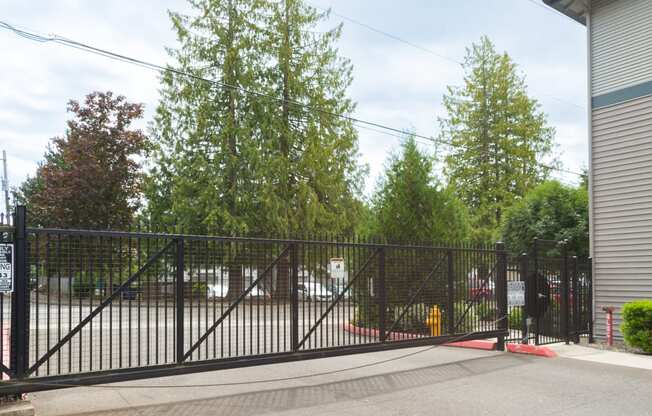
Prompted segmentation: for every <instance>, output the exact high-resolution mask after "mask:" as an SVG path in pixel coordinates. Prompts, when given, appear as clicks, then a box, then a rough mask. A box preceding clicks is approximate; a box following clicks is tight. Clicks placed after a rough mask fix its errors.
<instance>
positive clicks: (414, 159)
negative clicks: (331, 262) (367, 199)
mask: <svg viewBox="0 0 652 416" xmlns="http://www.w3.org/2000/svg"><path fill="white" fill-rule="evenodd" d="M432 163H433V160H432V158H431V157H430V156H428V155H426V154H424V153H422V152H421V151H420V150H419V148H418V147H417V143H416V141H415V140H414V137H413V136H408V137H407V139H406V140H405V142H404V143H403V145H402V151H401V153H400V155H396V154H395V155H393V156H391V157H390V159H389V163H388V166H387V168H386V171H385V176H384V178H383V179H382V180H381V182H380V183H379V186H378V189H377V191H376V193H375V195H374V197H373V203H372V205H373V208H372V210H373V212H374V214H375V220H374V222H373V224H372V226H371V228H372V229H373V232H372V234H374V235H375V236H378V237H381V238H382V239H384V240H385V241H390V242H419V243H428V242H429V243H433V242H442V241H459V240H463V239H465V238H466V237H467V235H468V233H469V225H468V221H467V214H466V209H465V208H464V206H463V205H462V203H461V202H460V201H459V200H458V199H457V197H456V196H455V195H454V193H453V191H452V190H451V189H450V188H445V187H443V186H442V184H441V183H440V182H439V181H438V180H437V179H436V178H435V176H434V175H433V173H432Z"/></svg>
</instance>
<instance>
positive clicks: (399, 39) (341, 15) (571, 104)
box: [311, 0, 584, 110]
mask: <svg viewBox="0 0 652 416" xmlns="http://www.w3.org/2000/svg"><path fill="white" fill-rule="evenodd" d="M530 1H534V0H530ZM535 4H536V5H538V6H542V7H544V8H546V9H548V10H549V11H551V12H553V13H555V12H556V13H559V12H557V11H556V10H552V9H550V8H549V7H546V6H544V5H542V4H538V3H535ZM311 5H312V7H314V8H316V9H319V10H323V11H327V12H328V11H329V12H330V13H331V14H333V15H334V16H337V17H339V18H341V19H344V20H346V21H348V22H351V23H353V24H356V25H358V26H361V27H364V28H366V29H368V30H371V31H372V32H376V33H378V34H380V35H382V36H385V37H388V38H390V39H393V40H395V41H397V42H400V43H403V44H405V45H408V46H410V47H412V48H415V49H418V50H420V51H422V52H425V53H428V54H430V55H434V56H436V57H438V58H440V59H444V60H446V61H449V62H452V63H455V64H458V65H463V63H462V61H459V60H457V59H455V58H451V57H450V56H446V55H443V54H441V53H439V52H436V51H434V50H432V49H429V48H426V47H425V46H422V45H419V44H417V43H414V42H411V41H409V40H407V39H404V38H401V37H399V36H397V35H394V34H392V33H389V32H386V31H384V30H382V29H378V28H377V27H374V26H371V25H369V24H367V23H364V22H361V21H359V20H357V19H354V18H352V17H349V16H345V15H343V14H341V13H338V12H336V11H335V10H333V9H332V8H330V9H326V8H324V7H320V6H317V5H315V4H314V3H311ZM559 14H561V13H559ZM562 16H563V15H562ZM540 95H543V96H546V97H550V98H552V99H554V100H556V101H558V102H560V103H563V104H566V105H570V106H573V107H577V108H578V109H580V110H584V107H583V106H581V105H579V104H576V103H573V102H571V101H568V100H565V99H563V98H559V97H556V96H554V95H551V94H546V93H541V94H540Z"/></svg>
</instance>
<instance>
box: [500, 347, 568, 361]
mask: <svg viewBox="0 0 652 416" xmlns="http://www.w3.org/2000/svg"><path fill="white" fill-rule="evenodd" d="M506 348H507V351H509V352H513V353H516V354H527V355H536V356H537V357H546V358H554V357H556V356H557V353H555V352H554V351H553V350H551V349H550V348H548V347H540V346H538V345H527V344H507V345H506Z"/></svg>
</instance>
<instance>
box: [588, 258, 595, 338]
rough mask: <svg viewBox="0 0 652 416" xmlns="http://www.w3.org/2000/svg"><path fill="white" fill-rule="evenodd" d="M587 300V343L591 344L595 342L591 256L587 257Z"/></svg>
mask: <svg viewBox="0 0 652 416" xmlns="http://www.w3.org/2000/svg"><path fill="white" fill-rule="evenodd" d="M588 284H589V287H588V297H589V299H588V301H587V308H589V311H588V317H589V343H590V344H593V343H594V342H595V339H594V338H593V311H594V309H595V308H594V307H593V258H592V257H589V270H588Z"/></svg>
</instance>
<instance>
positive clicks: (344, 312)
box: [0, 209, 508, 393]
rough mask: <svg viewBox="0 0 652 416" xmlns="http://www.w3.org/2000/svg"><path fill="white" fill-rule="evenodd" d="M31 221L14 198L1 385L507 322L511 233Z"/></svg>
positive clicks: (124, 373)
mask: <svg viewBox="0 0 652 416" xmlns="http://www.w3.org/2000/svg"><path fill="white" fill-rule="evenodd" d="M24 224H25V214H24V210H20V209H19V211H18V215H17V219H16V224H15V227H14V234H13V236H9V237H8V238H12V239H13V241H14V244H15V245H16V253H17V260H16V288H15V294H14V298H12V299H11V300H9V299H10V296H6V295H5V296H3V298H2V299H3V302H2V307H3V308H4V309H3V315H2V317H3V321H2V322H3V325H10V324H11V327H12V329H13V332H12V333H11V335H9V338H10V339H7V338H8V335H7V334H4V333H2V334H0V336H2V343H1V344H2V345H11V347H12V352H14V354H13V355H12V357H11V360H10V362H9V363H8V365H6V366H5V368H4V369H3V370H4V371H5V373H6V375H8V376H11V377H12V378H14V379H16V380H15V381H13V382H9V383H0V393H15V392H24V391H34V390H42V389H48V388H55V387H57V386H63V385H65V383H66V382H67V381H70V380H74V381H75V383H76V384H94V383H101V382H109V381H117V380H124V379H133V378H142V377H153V376H160V375H170V374H178V373H183V372H192V371H204V370H211V369H218V368H228V367H238V366H247V365H256V364H264V363H271V362H280V361H291V360H300V359H306V358H317V357H326V356H332V355H340V354H352V353H357V352H367V351H377V350H384V349H392V348H402V347H406V346H415V345H433V344H441V343H446V342H450V341H457V340H464V339H483V338H496V337H497V338H498V339H499V341H500V343H499V344H500V345H499V346H502V340H503V339H504V337H505V336H506V335H507V319H506V316H507V295H506V280H507V276H508V271H507V263H508V260H507V253H506V251H505V250H504V248H503V247H502V245H497V246H496V247H473V248H472V247H432V246H418V245H392V244H378V243H373V242H361V241H341V240H340V241H337V240H292V239H261V238H239V237H218V236H199V235H184V234H163V233H150V232H112V231H88V230H59V229H40V228H25V227H24ZM21 228H22V230H21ZM5 234H6V235H9V234H8V233H5ZM6 310H10V311H12V313H11V314H7V313H5V312H4V311H6Z"/></svg>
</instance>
